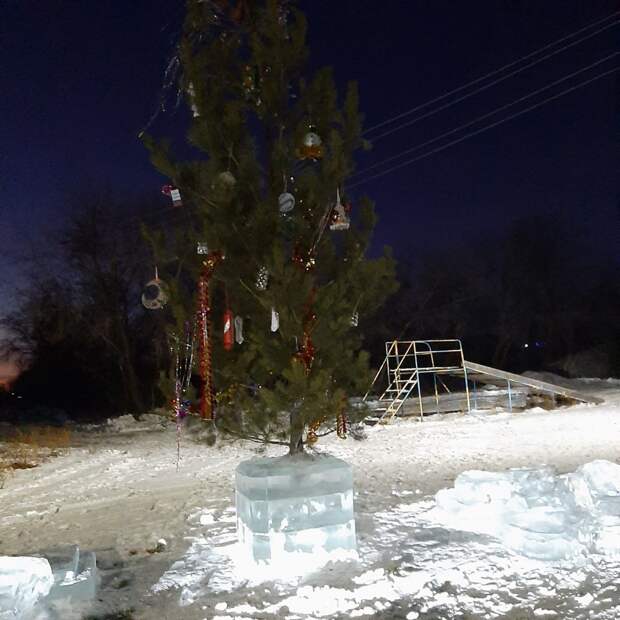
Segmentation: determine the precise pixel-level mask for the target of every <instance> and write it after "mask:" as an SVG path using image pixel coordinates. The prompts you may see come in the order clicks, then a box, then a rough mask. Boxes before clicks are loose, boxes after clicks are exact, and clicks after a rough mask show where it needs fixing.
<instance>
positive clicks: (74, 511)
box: [0, 380, 620, 620]
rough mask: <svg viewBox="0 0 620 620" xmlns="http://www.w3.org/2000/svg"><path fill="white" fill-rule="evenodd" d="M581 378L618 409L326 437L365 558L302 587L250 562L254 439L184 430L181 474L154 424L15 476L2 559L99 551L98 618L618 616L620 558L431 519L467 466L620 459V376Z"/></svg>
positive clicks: (91, 434)
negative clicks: (243, 480)
mask: <svg viewBox="0 0 620 620" xmlns="http://www.w3.org/2000/svg"><path fill="white" fill-rule="evenodd" d="M577 384H578V387H579V388H581V389H586V390H590V391H592V392H593V393H596V394H598V395H600V396H602V397H603V398H605V399H606V402H605V403H604V404H603V405H598V406H587V405H579V406H575V407H570V408H563V409H558V410H555V411H543V410H529V411H526V412H523V413H514V414H509V413H507V412H498V413H495V414H489V413H482V412H479V413H475V414H473V415H471V416H463V415H444V416H441V417H437V416H432V417H429V418H427V419H426V420H425V422H424V423H422V424H420V423H419V422H417V421H414V420H411V419H407V420H398V421H396V422H395V423H394V424H392V425H390V426H387V427H383V426H381V427H373V428H371V429H370V430H369V433H368V439H367V440H365V441H361V442H360V441H354V440H352V439H349V440H347V441H342V440H339V439H337V438H336V437H330V438H327V439H325V440H323V441H321V442H320V443H319V449H320V450H322V451H327V452H330V453H331V454H334V455H335V456H338V457H340V458H344V459H345V460H347V461H348V462H350V463H351V464H352V465H353V471H354V484H355V488H356V491H357V495H356V498H355V508H356V515H357V532H358V550H359V561H358V562H353V563H351V562H349V563H347V562H335V563H333V564H331V565H328V566H327V567H325V568H324V570H322V571H321V572H320V573H315V574H310V575H307V576H306V577H305V578H303V579H301V580H290V581H289V582H286V581H273V580H270V579H269V577H270V576H269V575H268V574H266V573H262V574H260V575H256V574H252V573H247V572H246V571H244V570H242V569H239V568H238V566H237V560H236V557H235V545H234V540H235V514H234V506H233V496H234V493H233V479H234V468H235V466H236V464H237V463H238V461H239V460H240V459H243V458H247V457H250V456H253V455H254V452H253V446H252V445H246V444H237V445H234V446H226V447H221V448H217V447H216V448H208V447H206V446H204V445H200V444H196V443H194V442H192V441H191V440H190V439H189V438H187V437H186V438H184V439H183V440H182V445H181V463H180V469H179V470H178V471H177V470H176V440H175V431H174V428H173V427H168V428H166V429H159V428H158V427H157V426H155V427H153V425H152V424H151V425H147V427H146V428H144V429H142V430H140V426H137V427H136V425H134V424H127V425H123V424H119V425H117V426H116V427H115V428H112V429H109V430H107V431H105V432H97V431H95V430H90V431H84V432H82V433H80V434H79V435H78V440H79V442H80V444H81V445H80V447H76V448H73V449H71V450H70V452H69V454H67V455H66V456H64V457H61V458H57V459H55V460H52V461H50V462H48V463H45V464H44V465H42V466H41V467H38V468H35V469H30V470H22V471H17V472H16V473H15V475H14V476H12V477H11V478H10V479H9V480H8V481H7V483H6V485H5V488H4V489H3V490H0V554H20V555H24V554H28V553H32V552H40V551H45V550H46V549H52V548H57V547H58V546H59V545H69V544H79V545H80V547H82V548H83V549H90V550H94V551H96V552H97V558H98V563H99V568H100V572H101V575H102V577H103V578H102V583H101V588H100V592H99V599H100V600H99V601H98V602H97V604H96V609H95V610H94V611H93V613H94V612H95V611H96V612H97V613H100V614H102V613H104V612H113V611H114V612H117V611H120V610H129V609H133V610H134V611H133V617H134V618H138V619H155V618H157V619H168V618H170V619H174V620H184V619H203V618H209V619H217V620H224V619H228V620H232V619H233V618H291V619H293V618H349V617H371V616H374V617H380V618H409V619H413V618H420V619H424V618H426V619H431V618H433V619H439V618H445V619H446V620H448V619H462V620H465V619H466V618H467V619H469V620H473V619H479V618H480V619H482V618H507V619H512V620H517V619H518V620H521V619H526V618H557V619H565V618H566V619H568V618H595V619H601V620H613V619H616V618H620V578H619V577H618V575H620V558H616V557H614V556H609V555H600V554H589V555H588V556H587V557H586V558H584V559H583V560H581V561H578V562H577V561H563V562H554V563H549V562H541V561H538V560H533V559H529V558H525V557H523V556H521V555H519V554H517V553H515V552H513V551H511V550H509V549H508V548H507V547H505V546H504V545H502V544H501V543H500V542H499V540H497V539H495V538H492V537H489V536H486V535H484V534H480V533H473V532H467V531H465V530H467V529H469V528H468V527H467V526H466V524H464V526H463V530H459V529H454V527H455V524H452V528H449V527H448V526H447V525H446V524H445V523H442V522H440V521H437V520H436V519H435V520H433V518H432V515H433V513H432V512H429V510H430V509H431V508H432V507H433V505H434V494H435V493H436V492H437V491H438V490H440V489H442V488H449V487H452V486H453V484H454V480H455V478H456V476H457V475H458V474H460V473H461V472H463V471H466V470H473V469H476V470H490V471H502V470H506V469H509V468H512V467H541V466H543V465H548V466H551V467H552V468H553V469H554V470H555V471H556V472H557V473H558V474H562V473H566V472H571V471H574V470H576V469H577V468H578V467H579V466H581V465H582V464H584V463H587V462H590V461H594V460H596V459H606V460H609V461H612V462H615V463H620V381H617V380H616V381H614V380H608V381H594V380H581V381H579V382H577ZM573 385H574V384H573ZM269 453H270V454H274V455H275V454H278V453H279V452H278V451H276V450H271V451H270V452H269ZM162 538H163V539H165V541H166V545H165V546H164V545H162V544H160V545H159V547H158V540H159V539H162ZM156 549H159V551H156ZM78 617H79V616H78ZM128 617H129V616H128ZM63 620H64V619H63ZM67 620H69V619H67Z"/></svg>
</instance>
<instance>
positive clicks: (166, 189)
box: [161, 185, 183, 207]
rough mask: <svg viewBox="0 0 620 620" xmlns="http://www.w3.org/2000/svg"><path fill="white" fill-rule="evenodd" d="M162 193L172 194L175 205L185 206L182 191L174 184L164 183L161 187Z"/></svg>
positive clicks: (173, 204)
mask: <svg viewBox="0 0 620 620" xmlns="http://www.w3.org/2000/svg"><path fill="white" fill-rule="evenodd" d="M161 193H162V194H165V195H166V196H170V198H171V200H172V206H173V207H182V206H183V201H182V200H181V192H180V191H179V190H178V189H177V188H176V187H174V185H164V186H163V187H162V188H161Z"/></svg>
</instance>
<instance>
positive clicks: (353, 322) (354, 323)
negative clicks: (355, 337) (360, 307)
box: [351, 310, 360, 327]
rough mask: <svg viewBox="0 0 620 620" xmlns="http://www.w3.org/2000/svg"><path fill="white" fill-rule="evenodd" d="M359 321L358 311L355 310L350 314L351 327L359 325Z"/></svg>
mask: <svg viewBox="0 0 620 620" xmlns="http://www.w3.org/2000/svg"><path fill="white" fill-rule="evenodd" d="M359 322H360V314H359V312H358V311H357V310H356V311H355V312H354V313H353V314H352V315H351V327H357V326H358V325H359Z"/></svg>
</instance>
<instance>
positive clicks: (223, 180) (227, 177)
mask: <svg viewBox="0 0 620 620" xmlns="http://www.w3.org/2000/svg"><path fill="white" fill-rule="evenodd" d="M217 180H218V182H219V183H220V185H223V186H224V187H227V188H229V189H230V188H232V187H234V185H235V183H237V179H235V177H234V175H233V173H232V172H231V171H230V170H226V171H225V172H220V173H219V174H218V175H217Z"/></svg>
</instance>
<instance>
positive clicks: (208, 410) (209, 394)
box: [196, 251, 224, 420]
mask: <svg viewBox="0 0 620 620" xmlns="http://www.w3.org/2000/svg"><path fill="white" fill-rule="evenodd" d="M223 259H224V255H223V254H222V253H221V252H218V251H214V252H209V254H207V255H206V259H205V260H204V261H203V262H202V271H201V273H200V278H199V280H198V310H197V319H196V323H197V331H198V367H199V375H200V379H201V384H200V416H201V417H202V418H205V419H209V420H213V419H215V394H214V391H213V368H212V365H211V359H212V355H211V353H212V351H211V349H212V338H211V317H210V313H211V306H210V303H211V300H210V296H209V281H210V279H211V276H212V275H213V271H214V269H215V268H216V267H217V265H218V263H219V262H220V261H221V260H223Z"/></svg>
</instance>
